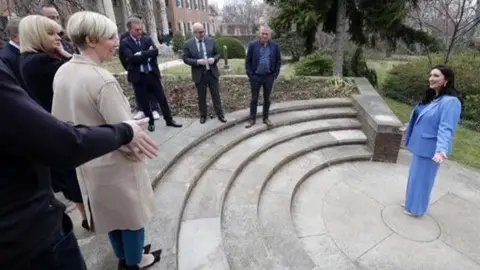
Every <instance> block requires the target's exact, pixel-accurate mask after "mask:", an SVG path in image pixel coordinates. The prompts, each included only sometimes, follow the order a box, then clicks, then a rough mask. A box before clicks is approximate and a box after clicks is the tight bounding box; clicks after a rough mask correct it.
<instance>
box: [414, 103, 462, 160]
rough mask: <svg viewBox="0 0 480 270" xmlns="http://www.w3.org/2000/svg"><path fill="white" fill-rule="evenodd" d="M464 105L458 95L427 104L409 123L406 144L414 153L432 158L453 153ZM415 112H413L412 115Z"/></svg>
mask: <svg viewBox="0 0 480 270" xmlns="http://www.w3.org/2000/svg"><path fill="white" fill-rule="evenodd" d="M461 107H462V105H461V103H460V100H459V99H458V98H457V97H452V96H442V97H441V98H439V99H436V100H434V101H433V102H432V103H430V104H429V105H427V106H426V107H425V108H424V109H423V110H422V111H421V112H420V114H418V116H417V117H411V119H410V122H409V124H408V128H407V133H406V138H405V145H406V146H407V148H408V150H410V151H411V152H412V153H413V154H415V155H418V156H421V157H426V158H432V157H433V156H434V155H435V153H445V154H447V155H448V156H449V155H450V154H451V153H452V146H453V141H454V138H455V132H456V130H457V127H458V123H459V121H460V113H461V110H462V108H461ZM414 115H415V114H414V113H412V116H414Z"/></svg>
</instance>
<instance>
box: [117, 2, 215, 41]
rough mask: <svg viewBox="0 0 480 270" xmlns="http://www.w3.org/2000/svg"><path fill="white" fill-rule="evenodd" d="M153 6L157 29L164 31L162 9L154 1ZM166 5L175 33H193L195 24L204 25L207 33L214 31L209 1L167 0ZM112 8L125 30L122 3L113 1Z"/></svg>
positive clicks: (120, 26) (118, 23) (119, 23)
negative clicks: (210, 21) (210, 17)
mask: <svg viewBox="0 0 480 270" xmlns="http://www.w3.org/2000/svg"><path fill="white" fill-rule="evenodd" d="M153 4H154V9H155V18H156V22H157V28H158V29H162V27H161V25H162V20H161V16H160V7H159V6H158V4H157V3H156V1H153ZM165 4H166V6H167V19H168V28H169V29H170V30H172V31H173V32H176V31H181V32H182V33H183V34H185V33H187V32H191V31H192V25H193V24H194V23H195V22H201V23H203V24H204V27H205V30H206V31H207V32H210V31H209V29H213V26H212V25H211V23H209V13H208V0H165ZM112 6H113V11H114V13H115V21H116V23H117V25H118V27H119V29H124V27H125V16H124V14H125V13H124V12H125V11H124V8H123V7H122V1H120V0H112ZM212 31H213V30H212Z"/></svg>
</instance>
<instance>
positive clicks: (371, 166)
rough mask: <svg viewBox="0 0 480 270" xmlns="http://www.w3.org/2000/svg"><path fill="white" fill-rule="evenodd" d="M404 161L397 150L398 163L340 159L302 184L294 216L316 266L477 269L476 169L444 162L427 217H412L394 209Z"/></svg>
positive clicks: (479, 188) (479, 184) (479, 214)
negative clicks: (471, 169) (344, 161)
mask: <svg viewBox="0 0 480 270" xmlns="http://www.w3.org/2000/svg"><path fill="white" fill-rule="evenodd" d="M408 165H409V155H408V154H407V153H406V152H404V151H402V153H401V156H400V159H399V163H398V164H388V163H377V162H358V163H348V164H342V165H338V166H333V167H331V168H330V169H328V170H324V171H321V172H319V173H317V174H316V175H313V176H312V177H310V178H309V179H308V180H307V181H305V182H304V183H303V184H302V186H301V187H300V188H299V191H298V192H297V194H296V195H295V197H294V198H293V204H292V217H293V221H294V223H295V226H296V229H297V236H298V237H299V238H300V239H302V242H303V244H304V247H305V249H306V250H307V252H308V253H309V254H310V256H311V257H312V258H314V260H315V264H316V265H323V266H324V267H325V269H328V267H333V268H331V269H357V268H365V269H480V226H479V224H480V177H478V174H477V173H476V172H472V171H467V170H465V169H463V168H462V167H460V166H458V165H456V164H455V163H448V164H445V166H443V167H442V168H441V171H440V175H439V177H438V178H437V182H436V185H435V187H434V192H433V194H432V201H431V205H430V208H429V211H428V214H427V215H425V216H424V217H421V218H415V217H410V216H407V215H405V214H404V213H403V208H402V207H401V206H400V205H401V204H402V203H403V200H404V195H405V186H406V181H407V179H406V177H407V175H408ZM315 213H316V214H315ZM307 215H310V216H312V215H316V216H315V217H311V218H306V217H307ZM327 266H328V267H327ZM322 269H323V268H322Z"/></svg>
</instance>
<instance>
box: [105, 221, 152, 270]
mask: <svg viewBox="0 0 480 270" xmlns="http://www.w3.org/2000/svg"><path fill="white" fill-rule="evenodd" d="M108 237H109V238H110V243H111V244H112V247H113V252H114V253H115V256H116V257H117V258H118V259H125V262H126V263H127V265H130V266H131V265H136V264H139V263H140V261H141V260H142V256H143V243H144V241H145V229H143V228H142V229H140V230H136V231H131V230H115V231H111V232H109V233H108Z"/></svg>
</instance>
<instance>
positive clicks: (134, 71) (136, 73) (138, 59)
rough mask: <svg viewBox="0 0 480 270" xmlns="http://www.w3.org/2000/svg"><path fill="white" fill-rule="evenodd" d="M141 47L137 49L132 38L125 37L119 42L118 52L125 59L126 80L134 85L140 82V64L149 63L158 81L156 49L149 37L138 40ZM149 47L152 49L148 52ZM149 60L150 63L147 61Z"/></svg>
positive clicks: (158, 71)
mask: <svg viewBox="0 0 480 270" xmlns="http://www.w3.org/2000/svg"><path fill="white" fill-rule="evenodd" d="M140 43H141V45H142V46H141V47H139V46H138V45H137V44H136V43H135V41H134V40H133V39H132V37H130V36H127V37H125V38H124V39H122V41H121V42H120V48H119V49H120V51H121V52H122V55H123V56H124V58H125V62H126V65H127V71H128V74H127V79H128V81H129V82H131V83H133V84H136V83H138V82H140V66H141V65H142V64H147V63H149V64H150V66H151V67H152V72H153V73H154V74H155V76H157V77H158V78H159V79H160V78H161V76H160V70H159V69H158V61H157V56H158V49H157V47H155V45H154V44H153V41H152V39H151V38H150V37H149V36H146V35H144V36H142V38H141V39H140ZM150 46H153V47H154V49H153V50H150V49H149V48H150ZM137 52H141V55H135V53H137ZM149 58H150V62H148V59H149Z"/></svg>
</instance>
